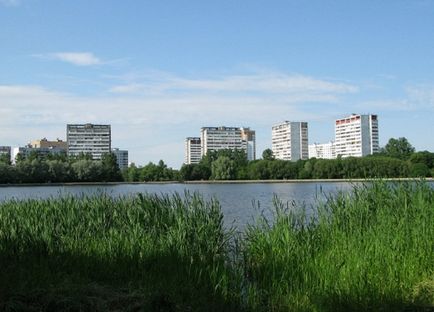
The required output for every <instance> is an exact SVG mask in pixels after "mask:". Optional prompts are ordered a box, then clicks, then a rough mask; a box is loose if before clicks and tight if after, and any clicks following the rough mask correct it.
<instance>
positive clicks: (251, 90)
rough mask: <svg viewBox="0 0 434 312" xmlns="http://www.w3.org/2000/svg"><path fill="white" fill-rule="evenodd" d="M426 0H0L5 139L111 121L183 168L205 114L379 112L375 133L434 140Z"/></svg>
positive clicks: (17, 142) (133, 152) (222, 119)
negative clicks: (191, 139)
mask: <svg viewBox="0 0 434 312" xmlns="http://www.w3.org/2000/svg"><path fill="white" fill-rule="evenodd" d="M433 38H434V0H433V1H430V0H412V1H410V0H390V1H366V0H364V1H343V0H342V1H337V0H330V1H320V0H317V1H299V0H297V1H296V0H285V1H243V2H241V1H230V0H222V1H196V0H190V1H184V0H180V1H170V2H169V1H153V2H151V1H128V2H125V1H123V2H121V1H110V0H108V1H107V0H105V1H102V0H93V1H84V0H77V1H55V0H44V1H42V0H0V42H1V49H0V145H10V146H23V145H25V144H26V143H28V142H30V141H31V140H34V139H40V138H43V137H46V138H48V139H56V138H61V139H66V125H67V124H68V123H94V124H111V125H112V146H113V147H118V148H120V149H127V150H129V158H130V161H132V162H135V163H136V164H139V165H145V164H146V163H148V162H149V161H153V162H158V160H160V159H163V160H164V161H165V162H166V163H168V165H169V166H172V167H174V168H179V167H180V166H181V164H182V162H183V159H184V140H185V138H186V137H190V136H194V137H195V136H199V134H200V128H201V127H205V126H236V127H250V128H251V129H253V130H255V131H256V141H257V156H259V157H260V156H261V154H262V151H263V150H264V149H266V148H271V127H272V125H273V124H276V123H279V122H281V121H284V120H289V121H307V122H308V123H309V143H310V144H311V143H314V142H317V143H325V142H328V141H330V140H332V139H334V120H335V119H338V118H342V117H345V116H348V115H350V114H351V113H360V114H370V113H372V114H377V115H378V119H379V134H380V146H384V145H385V144H386V143H387V140H388V139H389V138H391V137H395V138H398V137H406V138H407V139H408V140H409V142H410V143H411V144H412V145H413V146H414V147H415V148H416V149H417V150H430V151H434V140H433V139H432V137H431V132H432V129H433V128H434V126H433V124H434V123H433V121H432V119H433V117H434V57H433V56H434V40H433Z"/></svg>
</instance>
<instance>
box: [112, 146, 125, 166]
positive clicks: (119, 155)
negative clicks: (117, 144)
mask: <svg viewBox="0 0 434 312" xmlns="http://www.w3.org/2000/svg"><path fill="white" fill-rule="evenodd" d="M112 153H113V154H114V155H115V156H116V163H117V164H118V167H119V169H120V170H124V169H127V168H128V151H127V150H121V149H119V148H113V149H112Z"/></svg>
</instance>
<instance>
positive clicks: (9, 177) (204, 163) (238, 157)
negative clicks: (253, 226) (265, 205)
mask: <svg viewBox="0 0 434 312" xmlns="http://www.w3.org/2000/svg"><path fill="white" fill-rule="evenodd" d="M433 167H434V153H431V152H428V151H420V152H416V151H415V149H414V147H412V146H411V144H410V143H409V142H408V141H407V139H405V138H398V139H390V140H389V142H388V143H387V144H386V146H385V147H384V148H382V149H381V151H380V152H379V153H376V154H374V155H369V156H366V157H347V158H341V157H338V158H336V159H316V158H311V159H308V160H298V161H295V162H293V161H286V160H279V159H275V158H274V156H273V153H272V151H271V150H270V149H267V150H265V151H264V152H263V154H262V159H260V160H254V161H248V160H247V157H246V154H245V152H244V151H242V150H220V151H211V152H208V153H207V155H205V156H204V157H203V158H202V160H201V161H200V162H199V163H198V164H190V165H185V164H184V165H183V166H182V167H181V169H180V170H175V169H172V168H169V167H168V166H167V165H166V164H165V163H164V161H163V160H160V161H159V162H158V164H154V163H152V162H150V163H148V164H147V165H145V166H135V165H134V164H132V165H130V166H129V167H128V168H127V169H125V170H123V171H120V170H119V168H118V166H117V163H116V156H115V155H114V154H112V153H109V154H104V155H103V157H102V159H101V160H92V157H91V156H90V155H85V154H82V155H79V156H77V157H67V156H66V155H48V156H46V157H41V156H40V155H38V154H36V153H33V154H30V155H29V156H28V157H26V158H24V157H22V156H19V157H18V158H17V159H16V165H15V166H13V165H11V164H10V160H9V159H7V157H5V156H1V157H0V183H1V184H7V183H47V182H52V183H56V182H115V181H116V182H117V181H126V182H142V181H145V182H149V181H196V180H268V179H276V180H281V179H352V178H404V177H432V176H434V168H433Z"/></svg>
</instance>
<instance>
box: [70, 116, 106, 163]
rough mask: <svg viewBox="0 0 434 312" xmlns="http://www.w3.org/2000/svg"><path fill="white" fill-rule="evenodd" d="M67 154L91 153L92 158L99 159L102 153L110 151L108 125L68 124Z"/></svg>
mask: <svg viewBox="0 0 434 312" xmlns="http://www.w3.org/2000/svg"><path fill="white" fill-rule="evenodd" d="M66 140H67V142H68V156H77V155H79V154H80V153H84V154H90V155H92V159H94V160H100V159H101V156H102V154H104V153H110V151H111V127H110V125H94V124H74V125H73V124H69V125H67V126H66Z"/></svg>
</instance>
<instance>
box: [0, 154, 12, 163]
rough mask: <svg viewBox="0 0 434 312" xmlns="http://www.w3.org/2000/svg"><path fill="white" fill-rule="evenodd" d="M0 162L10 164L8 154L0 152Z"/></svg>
mask: <svg viewBox="0 0 434 312" xmlns="http://www.w3.org/2000/svg"><path fill="white" fill-rule="evenodd" d="M0 163H3V164H6V165H10V164H11V156H10V155H9V154H0Z"/></svg>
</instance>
